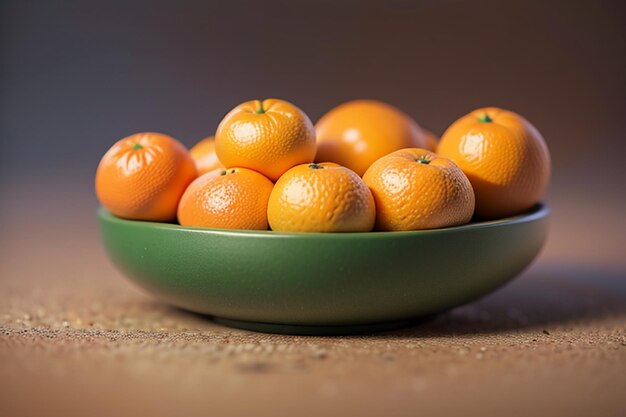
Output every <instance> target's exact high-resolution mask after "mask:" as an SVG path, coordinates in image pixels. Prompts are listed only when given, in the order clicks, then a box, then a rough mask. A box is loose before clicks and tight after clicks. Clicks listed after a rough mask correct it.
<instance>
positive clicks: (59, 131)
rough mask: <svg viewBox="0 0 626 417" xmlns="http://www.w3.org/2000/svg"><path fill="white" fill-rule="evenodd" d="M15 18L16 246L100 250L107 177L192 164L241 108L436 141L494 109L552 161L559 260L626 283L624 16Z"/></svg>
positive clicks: (562, 5)
mask: <svg viewBox="0 0 626 417" xmlns="http://www.w3.org/2000/svg"><path fill="white" fill-rule="evenodd" d="M0 4H1V6H0V7H1V8H0V19H1V21H0V42H1V43H0V60H1V62H0V68H1V70H0V129H1V131H0V140H1V145H0V146H1V149H0V187H2V189H1V192H2V194H1V195H2V197H1V198H0V204H1V205H2V207H1V210H0V226H1V227H2V228H3V232H6V231H13V238H15V237H16V236H18V235H19V224H20V223H21V222H25V221H28V222H40V223H41V225H42V227H44V228H45V225H52V224H56V225H57V226H59V225H63V224H70V223H76V222H82V223H81V224H83V225H84V230H85V233H87V234H89V233H92V232H93V230H94V229H95V228H96V224H95V207H96V205H97V202H96V200H95V197H94V193H93V176H94V173H95V169H96V166H97V163H98V161H99V159H100V157H101V155H102V154H103V153H104V152H105V151H106V150H107V149H108V147H109V146H111V145H112V144H113V143H114V142H115V141H116V140H117V139H119V138H121V137H123V136H126V135H129V134H132V133H135V132H138V131H147V130H148V131H160V132H165V133H168V134H170V135H172V136H174V137H176V138H178V139H179V140H181V141H182V142H184V143H185V144H186V145H188V146H191V145H193V144H194V143H195V142H196V141H198V140H199V139H201V138H202V137H204V136H207V135H210V134H213V133H214V130H215V129H216V127H217V124H218V123H219V121H220V119H221V118H222V117H223V115H224V114H225V113H226V112H227V111H228V110H230V109H231V108H232V107H234V106H235V105H237V104H238V103H240V102H242V101H244V100H250V99H255V98H259V99H261V98H267V97H278V98H284V99H286V100H289V101H292V102H294V103H295V104H297V105H298V106H299V107H301V108H302V109H303V110H304V111H305V112H306V113H308V115H309V116H310V117H311V119H312V120H313V121H316V120H317V119H318V118H319V117H320V116H321V115H322V114H324V113H325V112H326V111H327V110H329V109H330V108H332V107H333V106H335V105H337V104H339V103H341V102H343V101H346V100H350V99H355V98H375V99H380V100H384V101H387V102H389V103H392V104H394V105H396V106H398V107H400V108H401V109H403V110H404V111H406V112H407V113H409V114H410V115H412V116H413V117H415V119H416V120H417V121H418V122H419V123H420V124H421V125H422V126H423V127H426V128H428V129H431V130H433V131H434V132H436V133H437V134H441V133H442V132H443V131H444V130H445V128H446V127H447V126H448V125H449V124H450V123H451V122H453V121H454V120H455V119H456V118H458V117H460V116H461V115H463V114H465V113H467V112H469V111H470V110H472V109H474V108H476V107H479V106H486V105H494V106H501V107H504V108H507V109H511V110H514V111H516V112H519V113H521V114H522V115H524V116H525V117H527V118H528V119H529V120H530V121H532V122H533V123H534V124H535V126H536V127H537V128H538V129H539V130H540V131H541V132H542V133H543V135H544V137H545V139H546V141H547V143H548V145H549V147H550V150H551V152H552V157H553V164H554V173H553V180H552V183H551V187H550V190H549V195H548V196H547V200H548V201H549V202H550V204H551V205H552V207H553V222H552V225H553V226H552V231H551V237H550V241H549V242H548V246H547V248H546V253H547V254H548V255H549V256H550V259H552V260H556V261H558V260H559V259H570V260H571V259H581V262H583V261H584V259H592V258H593V259H596V260H600V261H604V262H606V263H611V264H615V265H617V266H619V267H620V268H621V267H623V266H624V265H626V263H625V262H626V261H624V260H623V259H615V257H614V256H613V257H609V256H608V255H605V254H606V250H605V249H606V248H607V247H609V246H612V247H615V245H621V246H622V247H624V246H625V243H626V242H625V240H624V233H625V232H626V230H625V223H626V222H623V221H622V222H621V224H615V219H622V215H623V213H626V186H625V185H624V181H625V180H626V163H625V162H624V157H623V155H624V153H625V152H626V138H625V137H624V127H623V125H624V123H625V116H626V114H625V110H626V99H625V97H626V77H625V75H624V74H625V72H626V50H625V42H624V40H625V39H626V25H625V24H624V21H625V17H626V15H625V13H624V12H625V7H624V3H623V2H619V1H612V2H611V1H593V2H591V1H590V2H576V1H553V0H548V1H530V2H523V1H518V0H514V1H506V2H503V1H472V2H463V1H453V0H440V1H434V0H427V1H385V2H380V1H372V2H370V1H326V0H323V1H301V2H293V1H278V0H263V1H240V0H231V1H228V2H208V1H59V0H57V1H17V0H16V1H10V0H9V1H6V0H5V1H2V2H1V3H0ZM50 227H52V226H50ZM59 227H60V226H59ZM93 233H94V236H95V232H93ZM8 236H9V235H8V234H7V233H5V234H4V236H3V238H0V243H2V244H3V245H5V246H8V245H9V244H10V242H9V237H8ZM22 238H24V239H26V238H28V237H25V236H22Z"/></svg>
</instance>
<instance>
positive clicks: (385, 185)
mask: <svg viewBox="0 0 626 417" xmlns="http://www.w3.org/2000/svg"><path fill="white" fill-rule="evenodd" d="M363 181H365V183H366V184H367V186H368V187H369V188H370V190H372V194H373V195H374V199H375V201H376V228H377V229H378V230H418V229H433V228H439V227H447V226H455V225H459V224H464V223H467V222H469V221H470V219H471V218H472V213H473V212H474V192H473V191H472V186H471V184H470V182H469V180H468V179H467V177H466V176H465V174H463V171H461V169H460V168H459V167H458V166H457V165H456V164H455V163H454V162H452V161H450V160H449V159H446V158H441V157H439V156H437V155H436V154H435V153H433V152H430V151H428V150H426V149H418V148H411V149H401V150H399V151H396V152H392V153H391V154H389V155H387V156H383V157H382V158H380V159H379V160H377V161H376V162H374V163H373V164H372V166H370V167H369V169H368V170H367V172H366V173H365V175H364V176H363Z"/></svg>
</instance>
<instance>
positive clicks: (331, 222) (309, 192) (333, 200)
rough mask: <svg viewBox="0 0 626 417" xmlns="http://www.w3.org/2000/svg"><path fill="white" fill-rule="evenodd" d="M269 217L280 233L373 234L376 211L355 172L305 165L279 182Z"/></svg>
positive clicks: (275, 188) (270, 206)
mask: <svg viewBox="0 0 626 417" xmlns="http://www.w3.org/2000/svg"><path fill="white" fill-rule="evenodd" d="M267 217H268V220H269V223H270V227H271V228H272V230H277V231H288V232H369V231H370V230H372V228H373V227H374V221H375V218H376V207H375V205H374V199H373V198H372V194H371V193H370V190H369V189H368V188H367V186H366V185H365V183H364V182H363V180H362V179H361V178H360V177H359V176H358V175H357V174H356V173H354V171H351V170H349V169H348V168H345V167H342V166H339V165H337V164H334V163H321V164H303V165H298V166H296V167H294V168H291V169H290V170H289V171H287V172H286V173H285V174H284V175H283V176H282V177H280V179H279V180H278V182H276V185H275V186H274V189H273V190H272V195H271V196H270V201H269V204H268V207H267Z"/></svg>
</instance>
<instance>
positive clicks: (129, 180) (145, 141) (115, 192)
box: [96, 132, 197, 221]
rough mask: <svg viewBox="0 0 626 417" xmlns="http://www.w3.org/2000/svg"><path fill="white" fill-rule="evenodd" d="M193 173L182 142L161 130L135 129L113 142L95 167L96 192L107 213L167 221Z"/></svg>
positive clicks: (194, 174) (138, 218) (190, 159)
mask: <svg viewBox="0 0 626 417" xmlns="http://www.w3.org/2000/svg"><path fill="white" fill-rule="evenodd" d="M196 177H197V171H196V166H195V164H194V162H193V159H192V158H191V156H189V152H188V151H187V148H185V146H184V145H182V144H181V143H180V142H178V141H177V140H176V139H174V138H172V137H170V136H167V135H164V134H161V133H150V132H146V133H137V134H135V135H132V136H128V137H126V138H123V139H121V140H119V141H118V142H116V143H115V144H114V145H113V146H112V147H111V148H110V149H109V150H108V151H107V152H106V153H105V154H104V156H103V157H102V159H101V160H100V164H99V165H98V169H97V171H96V195H97V196H98V200H100V203H102V205H103V206H104V207H106V208H107V209H108V210H109V211H110V212H111V213H113V214H115V215H116V216H119V217H125V218H128V219H136V220H152V221H170V220H174V219H175V218H176V206H177V205H178V200H179V199H180V196H181V195H182V194H183V192H184V191H185V188H187V185H189V183H190V182H191V181H193V180H194V179H195V178H196Z"/></svg>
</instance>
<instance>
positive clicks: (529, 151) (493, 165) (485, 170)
mask: <svg viewBox="0 0 626 417" xmlns="http://www.w3.org/2000/svg"><path fill="white" fill-rule="evenodd" d="M485 115H487V116H488V117H489V119H490V120H491V121H481V120H483V119H484V118H485ZM437 153H438V154H440V155H441V156H444V157H447V158H450V159H452V160H453V161H454V162H456V163H457V164H458V165H459V166H460V167H461V169H462V170H463V172H465V174H466V175H467V177H468V178H469V180H470V181H471V183H472V187H473V188H474V192H475V194H476V216H478V217H481V218H484V219H497V218H502V217H506V216H511V215H514V214H517V213H520V212H523V211H525V210H527V209H530V208H531V207H532V206H533V205H535V204H536V203H537V202H539V200H540V199H541V197H542V196H543V194H544V193H545V191H546V188H547V186H548V182H549V180H550V171H551V163H550V153H549V151H548V147H547V146H546V143H545V141H544V140H543V137H542V136H541V134H540V133H539V131H538V130H537V129H536V128H535V127H534V126H533V125H532V124H531V123H530V122H528V120H526V119H524V118H523V117H522V116H520V115H519V114H516V113H513V112H511V111H507V110H502V109H499V108H496V107H487V108H482V109H478V110H475V111H473V112H471V113H469V114H468V115H466V116H463V117H461V118H460V119H459V120H457V121H456V122H454V123H453V124H452V125H451V126H450V127H449V128H448V129H447V130H446V132H445V133H444V134H443V136H442V138H441V141H440V142H439V146H438V147H437Z"/></svg>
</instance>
